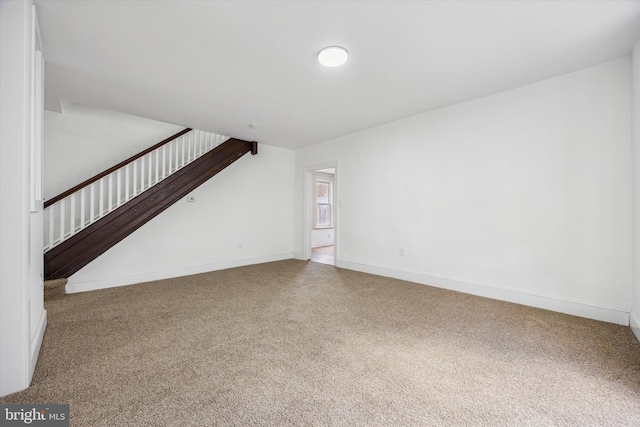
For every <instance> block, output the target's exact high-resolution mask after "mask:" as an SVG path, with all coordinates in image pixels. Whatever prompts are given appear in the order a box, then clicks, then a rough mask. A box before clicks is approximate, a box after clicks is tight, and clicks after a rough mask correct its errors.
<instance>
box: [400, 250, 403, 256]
mask: <svg viewBox="0 0 640 427" xmlns="http://www.w3.org/2000/svg"><path fill="white" fill-rule="evenodd" d="M400 256H404V248H400Z"/></svg>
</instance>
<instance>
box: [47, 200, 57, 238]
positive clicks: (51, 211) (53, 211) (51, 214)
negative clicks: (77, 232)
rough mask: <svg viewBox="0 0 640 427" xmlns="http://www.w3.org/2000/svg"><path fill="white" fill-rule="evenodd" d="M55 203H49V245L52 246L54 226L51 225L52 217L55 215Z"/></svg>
mask: <svg viewBox="0 0 640 427" xmlns="http://www.w3.org/2000/svg"><path fill="white" fill-rule="evenodd" d="M56 205H57V203H55V204H53V205H51V207H50V208H49V247H51V246H53V229H54V228H55V227H54V226H53V218H54V217H55V215H54V213H55V209H56Z"/></svg>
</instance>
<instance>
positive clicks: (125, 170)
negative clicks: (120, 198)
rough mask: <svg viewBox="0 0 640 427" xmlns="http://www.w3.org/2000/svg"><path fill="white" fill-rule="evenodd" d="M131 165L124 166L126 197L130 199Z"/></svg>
mask: <svg viewBox="0 0 640 427" xmlns="http://www.w3.org/2000/svg"><path fill="white" fill-rule="evenodd" d="M129 169H130V168H129V165H127V166H125V167H124V197H125V200H127V201H128V200H129Z"/></svg>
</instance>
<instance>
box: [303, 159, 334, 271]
mask: <svg viewBox="0 0 640 427" xmlns="http://www.w3.org/2000/svg"><path fill="white" fill-rule="evenodd" d="M327 168H334V169H335V171H336V172H335V175H334V178H333V250H334V254H333V255H334V264H335V263H336V262H337V261H338V258H339V257H338V254H339V251H338V247H339V241H340V238H339V236H340V233H339V224H340V219H339V218H340V206H339V204H340V202H339V200H340V198H339V197H338V195H339V191H340V187H339V178H338V162H337V161H330V162H325V163H318V164H315V165H310V166H305V168H304V190H303V192H304V197H303V202H304V206H303V210H302V212H303V226H304V232H303V233H302V257H303V259H305V260H309V259H311V229H312V228H313V210H312V206H313V195H314V191H313V173H314V172H315V171H317V170H319V169H327Z"/></svg>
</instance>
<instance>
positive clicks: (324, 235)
mask: <svg viewBox="0 0 640 427" xmlns="http://www.w3.org/2000/svg"><path fill="white" fill-rule="evenodd" d="M333 239H334V233H333V228H314V229H313V230H311V247H312V248H317V247H319V246H330V245H333Z"/></svg>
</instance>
